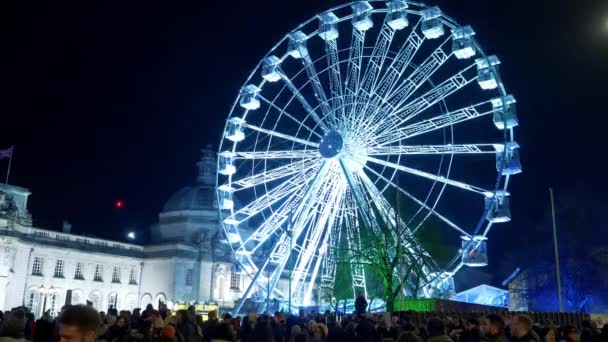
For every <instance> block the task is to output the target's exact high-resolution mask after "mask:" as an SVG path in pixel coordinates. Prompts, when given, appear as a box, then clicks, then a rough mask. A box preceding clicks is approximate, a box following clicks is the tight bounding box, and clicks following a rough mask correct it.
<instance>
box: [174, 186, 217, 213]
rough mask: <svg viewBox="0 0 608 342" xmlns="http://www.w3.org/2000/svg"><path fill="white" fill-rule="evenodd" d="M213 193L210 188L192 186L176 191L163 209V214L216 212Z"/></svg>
mask: <svg viewBox="0 0 608 342" xmlns="http://www.w3.org/2000/svg"><path fill="white" fill-rule="evenodd" d="M215 203H216V199H215V191H214V190H213V188H212V187H209V186H202V185H198V184H197V185H193V186H186V187H183V188H181V189H179V190H178V191H176V192H175V193H174V194H173V195H171V197H169V200H168V201H167V202H166V203H165V206H164V207H163V212H164V213H166V212H170V211H181V210H216V209H217V205H216V204H215Z"/></svg>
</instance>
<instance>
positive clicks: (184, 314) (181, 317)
mask: <svg viewBox="0 0 608 342" xmlns="http://www.w3.org/2000/svg"><path fill="white" fill-rule="evenodd" d="M175 320H176V322H177V324H182V323H185V322H187V321H188V311H186V310H179V311H177V313H176V314H175Z"/></svg>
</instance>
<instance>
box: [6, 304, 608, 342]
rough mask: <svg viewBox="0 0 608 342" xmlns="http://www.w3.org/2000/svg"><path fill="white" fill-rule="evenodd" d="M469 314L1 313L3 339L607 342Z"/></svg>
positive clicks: (527, 321)
mask: <svg viewBox="0 0 608 342" xmlns="http://www.w3.org/2000/svg"><path fill="white" fill-rule="evenodd" d="M465 316H466V315H462V314H460V315H456V314H452V315H445V314H441V315H436V316H433V317H428V318H422V319H421V318H420V317H421V316H420V315H415V314H414V313H413V312H402V313H396V314H393V315H391V314H390V313H362V312H359V313H354V314H352V315H335V314H332V313H330V312H329V311H327V312H325V313H324V314H312V315H304V314H300V315H299V316H296V315H286V314H284V313H282V312H276V313H274V314H273V315H266V314H262V315H258V314H256V313H254V312H251V313H249V314H247V315H245V316H243V317H232V316H230V314H224V315H223V316H222V317H218V316H217V313H216V312H210V313H209V314H208V319H207V320H205V321H203V320H202V317H201V316H200V315H197V313H196V312H195V310H194V307H190V308H189V309H188V310H179V311H177V312H171V311H170V310H167V309H163V310H160V311H159V310H155V309H154V308H152V306H151V305H149V306H148V307H147V308H146V309H145V310H143V311H141V310H140V309H135V310H133V312H130V311H120V312H118V311H117V310H115V309H112V308H110V309H109V310H108V312H107V313H106V312H97V311H96V310H95V309H93V307H91V306H87V305H74V306H66V307H64V308H63V309H62V311H61V312H60V313H59V315H58V316H57V317H56V318H53V317H51V315H50V314H49V313H48V312H46V313H45V314H44V315H43V316H42V317H41V318H40V319H38V320H34V316H33V315H32V314H31V313H30V312H28V311H27V309H26V308H25V307H18V308H15V309H13V310H11V311H8V312H5V313H2V312H0V342H9V341H10V342H12V341H43V342H47V341H53V342H54V341H78V342H94V341H98V342H137V341H142V342H161V341H162V342H206V341H244V342H248V341H256V342H257V341H260V342H266V341H274V342H292V341H294V342H295V341H297V342H300V341H303V342H310V341H315V342H316V341H328V342H333V341H365V342H368V341H369V342H375V341H382V342H385V341H404V342H421V341H427V342H478V341H489V342H520V341H522V342H553V341H568V342H570V341H572V342H577V341H581V342H600V341H603V342H608V324H607V325H604V326H603V327H602V329H598V327H596V326H595V325H594V324H593V322H591V321H588V320H587V321H583V322H582V323H581V324H580V326H578V327H577V326H574V325H565V326H558V325H555V324H553V323H552V322H543V324H539V323H538V322H536V323H535V322H533V321H532V319H531V318H530V316H528V315H525V314H520V315H509V316H508V317H506V319H505V318H503V317H502V316H500V315H497V314H486V315H482V316H481V317H480V318H478V317H479V315H478V314H475V315H473V314H471V315H470V316H471V317H465ZM423 317H426V316H423ZM473 317H475V318H473Z"/></svg>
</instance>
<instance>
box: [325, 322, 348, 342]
mask: <svg viewBox="0 0 608 342" xmlns="http://www.w3.org/2000/svg"><path fill="white" fill-rule="evenodd" d="M327 329H328V332H327V342H340V341H344V340H346V336H345V335H344V329H342V327H341V326H340V322H338V321H337V320H336V318H335V317H333V316H330V317H329V319H328V320H327Z"/></svg>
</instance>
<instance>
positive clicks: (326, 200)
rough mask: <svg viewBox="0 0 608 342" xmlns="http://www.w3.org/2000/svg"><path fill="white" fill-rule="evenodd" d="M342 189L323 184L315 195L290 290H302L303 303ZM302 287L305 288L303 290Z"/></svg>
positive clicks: (324, 246)
mask: <svg viewBox="0 0 608 342" xmlns="http://www.w3.org/2000/svg"><path fill="white" fill-rule="evenodd" d="M328 181H329V182H331V179H328ZM326 183H328V182H326ZM327 185H330V184H327ZM343 191H344V186H343V185H341V186H338V187H337V188H335V189H332V188H331V187H330V186H324V187H323V188H322V191H321V193H320V194H319V196H318V197H317V198H318V199H319V201H318V202H317V205H316V211H317V214H316V215H315V220H314V221H313V222H312V223H311V224H310V226H309V229H308V232H307V236H305V238H304V242H303V244H302V246H301V252H300V254H299V257H298V261H297V263H296V265H297V266H296V280H297V281H296V282H295V283H294V284H293V285H294V286H293V287H292V291H293V290H295V292H296V293H302V292H304V298H303V299H304V302H305V303H306V302H307V301H308V300H309V295H310V293H311V292H312V285H314V283H315V280H316V278H317V274H318V272H319V267H320V266H321V260H322V255H323V254H324V253H325V251H326V249H327V237H328V234H327V233H326V227H327V226H328V224H331V221H333V220H334V219H335V216H336V213H337V210H332V209H333V208H335V207H337V205H338V204H339V203H340V201H341V198H342V196H343ZM330 227H331V226H330ZM315 255H316V256H317V258H316V261H315V260H314V259H315ZM313 265H314V266H313ZM311 267H313V270H312V273H311V272H310V270H311ZM308 274H312V276H311V277H310V279H308V281H307V279H306V278H307V275H308ZM304 287H305V288H306V289H305V290H304Z"/></svg>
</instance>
